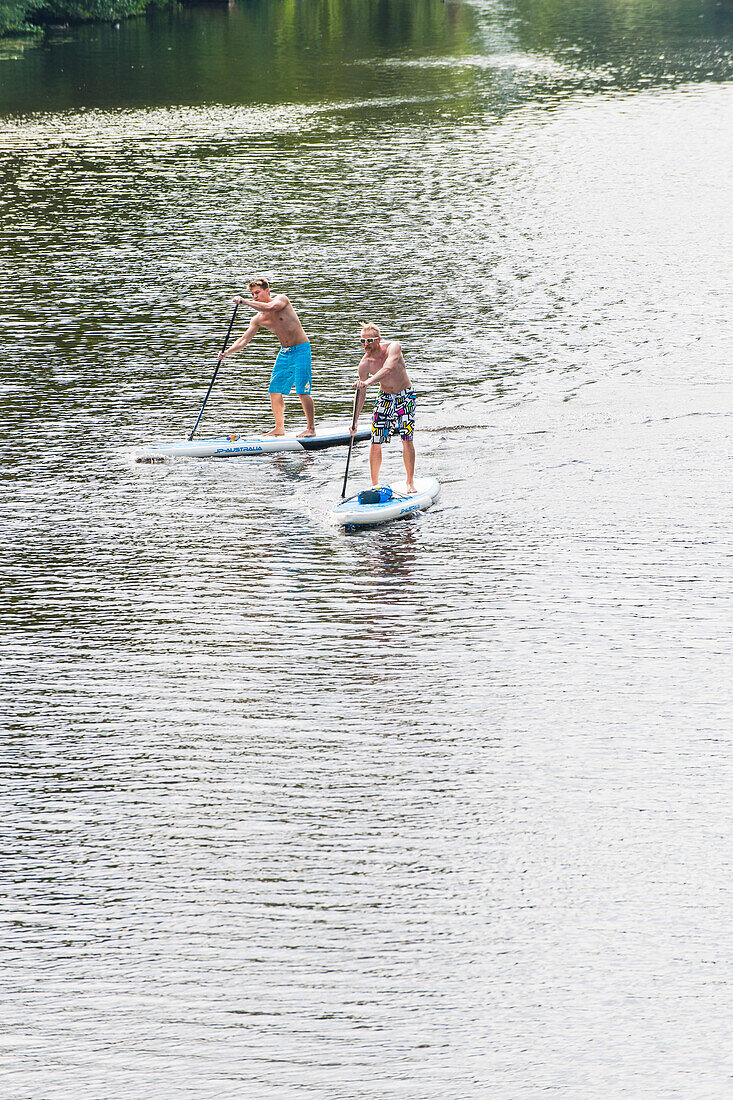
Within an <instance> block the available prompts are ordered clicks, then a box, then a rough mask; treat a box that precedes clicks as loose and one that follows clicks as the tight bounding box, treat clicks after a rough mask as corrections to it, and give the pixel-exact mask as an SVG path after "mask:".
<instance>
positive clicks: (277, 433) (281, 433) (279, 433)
mask: <svg viewBox="0 0 733 1100" xmlns="http://www.w3.org/2000/svg"><path fill="white" fill-rule="evenodd" d="M268 435H285V432H284V431H283V432H279V431H278V430H277V428H273V429H272V431H270V432H265V436H268Z"/></svg>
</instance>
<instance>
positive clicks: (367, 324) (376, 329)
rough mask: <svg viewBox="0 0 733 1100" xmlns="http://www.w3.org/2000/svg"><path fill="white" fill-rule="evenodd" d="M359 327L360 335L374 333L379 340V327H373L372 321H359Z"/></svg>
mask: <svg viewBox="0 0 733 1100" xmlns="http://www.w3.org/2000/svg"><path fill="white" fill-rule="evenodd" d="M359 324H360V325H361V331H362V334H363V333H365V332H366V331H367V329H368V330H369V332H376V334H377V336H379V337H380V339H381V336H382V334H381V332H380V331H379V325H375V324H374V322H373V321H359Z"/></svg>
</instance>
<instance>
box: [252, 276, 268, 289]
mask: <svg viewBox="0 0 733 1100" xmlns="http://www.w3.org/2000/svg"><path fill="white" fill-rule="evenodd" d="M247 286H248V287H249V289H250V290H251V289H252V287H253V286H261V287H262V289H263V290H269V289H270V280H269V279H266V278H265V276H264V275H255V276H254V278H252V279H250V280H249V282H248V283H247Z"/></svg>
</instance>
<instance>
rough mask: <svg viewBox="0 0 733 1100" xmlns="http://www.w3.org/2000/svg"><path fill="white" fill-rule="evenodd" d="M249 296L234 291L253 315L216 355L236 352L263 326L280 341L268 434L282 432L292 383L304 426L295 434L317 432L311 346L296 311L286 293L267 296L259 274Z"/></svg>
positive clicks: (267, 287)
mask: <svg viewBox="0 0 733 1100" xmlns="http://www.w3.org/2000/svg"><path fill="white" fill-rule="evenodd" d="M248 286H249V292H250V294H251V295H252V298H251V299H250V298H243V297H242V296H241V295H240V294H236V295H235V296H234V298H232V301H233V302H237V303H238V304H239V305H243V306H249V308H250V309H253V310H255V316H254V317H253V318H252V320H251V321H250V323H249V327H248V328H247V331H246V332H244V333H243V334H242V335H241V336H240V337H239V339H238V340H235V341H234V343H233V344H230V345H229V347H228V348H225V349H224V351H222V352H219V359H220V360H221V359H224V357H225V356H227V355H235V354H236V353H237V352H238V351H241V350H242V348H245V347H246V346H247V344H248V343H249V342H250V340H251V339H252V337H253V336H254V335H255V334H256V333H257V332H258V331H259V330H260V329H261V328H266V329H267V330H268V331H269V332H271V333H273V335H274V336H277V338H278V340H279V341H280V345H281V348H280V351H279V352H278V356H277V359H276V360H275V365H274V367H273V368H272V376H271V378H270V389H269V394H270V405H271V406H272V415H273V416H274V417H275V427H274V428H273V429H272V431H271V432H267V433H266V434H267V435H285V394H286V393H290V391H291V389H292V388H293V383H295V392H296V393H297V395H298V397H299V398H300V403H301V405H302V406H303V412H304V413H305V422H306V429H305V431H304V432H299V433H298V438H299V439H302V438H303V437H304V436H309V435H315V434H316V423H315V410H314V407H313V398H312V397H311V395H310V392H311V346H310V342H309V340H308V337H307V336H306V334H305V330H304V328H303V326H302V325H301V323H300V319H299V317H298V314H297V313H296V312H295V310H294V309H293V307H292V305H291V304H290V299H289V298H288V297H287V295H285V294H276V295H275V297H274V298H273V297H271V296H270V283H269V280H267V279H265V278H262V277H260V276H258V277H257V278H256V279H252V281H251V282H250V283H249V284H248Z"/></svg>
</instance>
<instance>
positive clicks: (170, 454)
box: [135, 428, 371, 462]
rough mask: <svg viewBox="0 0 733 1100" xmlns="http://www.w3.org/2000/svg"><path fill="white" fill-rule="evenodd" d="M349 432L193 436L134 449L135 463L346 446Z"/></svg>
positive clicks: (364, 435) (358, 438)
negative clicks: (305, 434)
mask: <svg viewBox="0 0 733 1100" xmlns="http://www.w3.org/2000/svg"><path fill="white" fill-rule="evenodd" d="M370 435H371V432H370V430H369V429H368V428H365V429H364V430H363V431H360V432H357V433H356V435H355V436H354V442H355V443H358V442H363V441H364V440H365V439H369V436H370ZM349 438H350V437H349V433H348V432H344V431H339V432H324V433H323V435H311V436H307V437H306V438H304V439H298V437H297V435H296V434H295V432H286V434H285V435H264V436H244V435H224V436H219V437H218V438H216V439H194V440H192V441H191V442H190V443H189V442H188V441H186V440H184V441H181V442H179V443H157V444H153V445H152V446H150V447H140V448H137V449H136V451H135V461H136V462H165V460H166V459H167V458H242V457H246V456H256V455H264V454H274V453H276V452H277V451H296V452H301V453H302V452H303V451H322V450H324V448H326V447H345V446H348V443H349Z"/></svg>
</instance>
